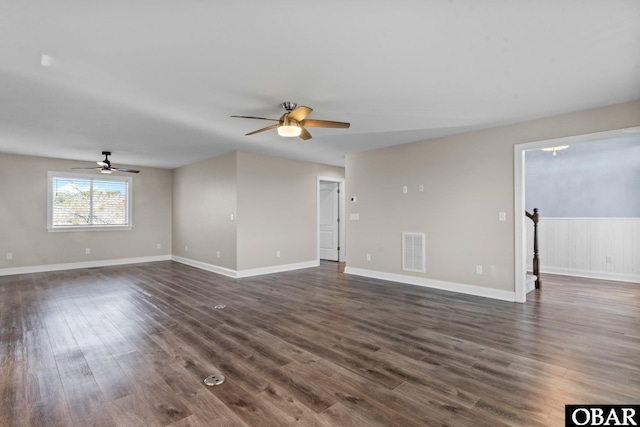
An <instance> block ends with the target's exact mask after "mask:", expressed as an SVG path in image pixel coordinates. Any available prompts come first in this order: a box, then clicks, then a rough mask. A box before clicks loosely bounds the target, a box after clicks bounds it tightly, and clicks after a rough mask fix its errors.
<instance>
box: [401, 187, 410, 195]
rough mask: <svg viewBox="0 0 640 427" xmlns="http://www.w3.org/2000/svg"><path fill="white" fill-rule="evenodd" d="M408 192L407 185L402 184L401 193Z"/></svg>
mask: <svg viewBox="0 0 640 427" xmlns="http://www.w3.org/2000/svg"><path fill="white" fill-rule="evenodd" d="M408 192H409V187H407V186H406V185H403V186H402V193H403V194H407V193H408Z"/></svg>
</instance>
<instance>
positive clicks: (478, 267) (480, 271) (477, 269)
mask: <svg viewBox="0 0 640 427" xmlns="http://www.w3.org/2000/svg"><path fill="white" fill-rule="evenodd" d="M476 274H482V266H481V265H476Z"/></svg>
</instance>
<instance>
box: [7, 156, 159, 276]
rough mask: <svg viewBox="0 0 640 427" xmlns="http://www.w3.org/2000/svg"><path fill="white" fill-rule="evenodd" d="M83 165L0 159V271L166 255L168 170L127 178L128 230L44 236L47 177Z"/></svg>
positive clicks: (40, 159) (146, 171) (28, 158)
mask: <svg viewBox="0 0 640 427" xmlns="http://www.w3.org/2000/svg"><path fill="white" fill-rule="evenodd" d="M86 163H87V162H78V161H71V160H60V159H51V158H43V157H31V156H19V155H12V154H0V269H1V268H19V267H38V266H45V265H52V264H53V265H56V264H66V263H84V262H88V263H91V262H96V261H106V260H117V259H130V258H143V257H156V256H169V255H170V254H171V170H169V169H154V168H142V169H140V171H141V172H140V174H139V175H135V176H133V177H132V178H133V192H132V196H133V229H131V230H128V231H69V232H49V231H47V229H46V227H47V172H48V171H61V172H71V168H72V167H73V166H78V165H80V166H83V165H85V164H86ZM121 166H122V167H126V166H125V165H121ZM136 169H139V168H137V167H136ZM157 244H160V246H161V248H160V249H158V248H157ZM85 248H90V249H91V254H89V255H87V254H85ZM8 252H10V253H12V254H13V259H12V260H7V258H6V253H8Z"/></svg>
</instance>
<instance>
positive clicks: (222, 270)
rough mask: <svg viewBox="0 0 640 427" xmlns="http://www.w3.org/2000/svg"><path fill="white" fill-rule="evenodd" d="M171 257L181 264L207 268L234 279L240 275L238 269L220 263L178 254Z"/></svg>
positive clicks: (202, 268) (201, 268)
mask: <svg viewBox="0 0 640 427" xmlns="http://www.w3.org/2000/svg"><path fill="white" fill-rule="evenodd" d="M171 259H172V260H173V261H175V262H179V263H180V264H186V265H190V266H191V267H195V268H199V269H200V270H206V271H210V272H212V273H217V274H221V275H223V276H227V277H233V278H234V279H235V278H237V277H238V273H237V271H236V270H231V269H229V268H225V267H220V266H218V265H214V264H208V263H206V262H202V261H196V260H194V259H189V258H183V257H180V256H176V255H173V256H172V257H171Z"/></svg>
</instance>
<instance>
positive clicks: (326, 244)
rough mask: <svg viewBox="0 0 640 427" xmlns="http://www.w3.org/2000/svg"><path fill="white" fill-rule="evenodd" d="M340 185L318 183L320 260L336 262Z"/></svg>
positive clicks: (338, 235)
mask: <svg viewBox="0 0 640 427" xmlns="http://www.w3.org/2000/svg"><path fill="white" fill-rule="evenodd" d="M339 188H340V184H339V183H337V182H320V206H319V209H320V215H319V219H320V221H319V227H320V230H319V236H320V241H319V244H320V259H326V260H330V261H338V259H339V242H340V220H339V211H340V202H339V197H338V196H339Z"/></svg>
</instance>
